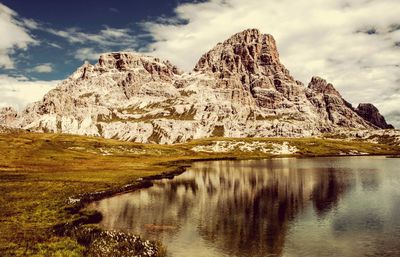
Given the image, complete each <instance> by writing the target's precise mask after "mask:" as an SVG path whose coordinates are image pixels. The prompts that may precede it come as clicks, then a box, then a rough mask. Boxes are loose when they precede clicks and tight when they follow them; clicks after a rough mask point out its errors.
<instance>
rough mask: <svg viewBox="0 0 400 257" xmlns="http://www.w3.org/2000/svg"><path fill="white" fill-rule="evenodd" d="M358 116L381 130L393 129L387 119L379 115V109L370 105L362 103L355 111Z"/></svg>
mask: <svg viewBox="0 0 400 257" xmlns="http://www.w3.org/2000/svg"><path fill="white" fill-rule="evenodd" d="M355 111H356V112H357V114H358V115H360V117H362V118H363V119H364V120H366V121H368V122H370V123H372V124H374V125H375V126H377V127H378V128H381V129H393V128H394V127H393V126H392V125H391V124H387V123H386V120H385V118H384V117H383V116H382V115H381V114H380V113H379V111H378V109H377V108H376V107H375V106H374V105H373V104H369V103H361V104H359V105H358V106H357V108H356V109H355Z"/></svg>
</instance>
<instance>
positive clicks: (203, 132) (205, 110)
mask: <svg viewBox="0 0 400 257" xmlns="http://www.w3.org/2000/svg"><path fill="white" fill-rule="evenodd" d="M0 124H2V125H3V126H7V127H13V128H23V129H27V130H30V131H38V132H58V133H70V134H80V135H92V136H101V137H105V138H116V139H120V140H129V141H136V142H143V143H148V142H154V143H167V144H171V143H179V142H185V141H188V140H191V139H196V138H204V137H222V136H223V137H310V136H318V135H321V134H323V133H343V132H344V131H358V130H370V131H373V130H378V129H381V128H393V127H392V126H391V125H388V124H387V123H386V121H385V120H384V118H383V116H382V115H380V114H379V112H378V110H377V109H376V107H374V106H373V105H371V104H367V105H360V106H359V107H358V108H357V109H355V108H353V107H352V106H351V104H349V103H348V102H347V101H345V100H344V99H343V98H342V96H341V95H340V93H339V92H338V91H337V90H336V89H335V88H334V86H333V85H332V84H330V83H328V82H327V81H325V80H324V79H322V78H319V77H317V76H315V77H313V78H312V79H311V81H310V82H309V83H308V85H304V84H303V83H302V82H300V81H298V80H295V79H294V78H293V77H292V76H291V75H290V72H289V71H288V70H287V69H286V68H285V66H284V65H283V64H282V63H281V62H280V59H279V53H278V50H277V46H276V43H275V40H274V38H273V36H271V35H268V34H262V33H261V32H260V31H259V30H257V29H249V30H245V31H243V32H240V33H237V34H235V35H233V36H232V37H231V38H229V39H227V40H226V41H225V42H223V43H220V44H218V45H216V46H215V47H214V48H213V49H211V50H210V51H209V52H207V53H206V54H204V55H203V56H202V57H201V58H200V60H199V61H198V63H197V64H196V66H195V68H194V71H193V72H192V73H190V74H187V73H182V72H181V71H180V70H179V69H178V68H177V67H176V66H174V65H172V64H171V63H170V62H169V61H162V60H160V59H158V58H153V57H148V56H144V55H141V54H137V53H130V52H121V53H107V54H103V55H101V56H100V58H99V61H98V63H97V64H95V65H91V64H89V63H85V64H84V65H83V66H81V67H80V68H78V69H77V71H76V72H74V73H73V74H72V75H71V76H70V77H69V78H67V79H66V80H64V81H63V82H61V83H60V84H59V85H58V86H57V88H55V89H53V90H51V91H50V92H49V93H47V94H46V95H45V96H44V98H43V99H42V100H41V101H39V102H36V103H32V104H30V105H28V106H27V107H26V108H25V109H24V110H23V111H22V112H21V113H17V112H16V111H15V110H13V109H11V108H3V109H0Z"/></svg>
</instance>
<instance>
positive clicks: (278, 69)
mask: <svg viewBox="0 0 400 257" xmlns="http://www.w3.org/2000/svg"><path fill="white" fill-rule="evenodd" d="M195 71H201V72H212V73H218V74H221V75H222V77H229V76H231V75H236V74H239V75H243V74H247V75H249V74H250V75H264V76H268V77H270V78H272V79H275V78H277V79H284V80H289V81H294V80H293V78H292V77H291V76H290V75H289V71H288V70H287V69H286V68H285V67H284V66H283V65H282V64H281V62H280V60H279V53H278V50H277V47H276V42H275V39H274V38H273V36H272V35H269V34H262V33H261V32H260V31H259V30H257V29H248V30H245V31H243V32H240V33H237V34H235V35H233V36H232V37H231V38H229V39H227V40H226V41H224V42H223V43H219V44H217V45H216V46H215V47H214V48H213V49H212V50H210V51H209V52H207V53H206V54H204V55H203V56H202V57H201V58H200V60H199V61H198V63H197V64H196V66H195Z"/></svg>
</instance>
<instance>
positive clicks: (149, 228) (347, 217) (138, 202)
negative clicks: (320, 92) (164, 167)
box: [93, 157, 400, 257]
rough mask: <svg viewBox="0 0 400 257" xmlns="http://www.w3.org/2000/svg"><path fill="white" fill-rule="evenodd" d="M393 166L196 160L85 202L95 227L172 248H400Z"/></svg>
mask: <svg viewBox="0 0 400 257" xmlns="http://www.w3.org/2000/svg"><path fill="white" fill-rule="evenodd" d="M399 164H400V160H398V159H397V160H395V159H385V158H384V157H354V158H314V159H275V160H257V161H218V162H204V163H196V164H194V165H193V167H192V168H190V169H189V170H188V171H187V172H185V173H183V174H182V175H180V176H177V177H175V178H174V179H172V180H168V179H164V180H161V181H156V182H155V184H154V186H153V187H151V188H148V189H143V190H140V191H137V192H133V193H127V194H123V195H119V196H116V197H112V198H109V199H105V200H102V201H99V202H97V203H94V204H93V207H95V208H96V209H98V210H100V211H101V212H102V213H103V215H104V219H103V221H102V223H101V225H102V226H103V227H105V228H107V229H117V230H123V231H129V232H133V233H136V234H140V235H142V236H143V237H144V238H150V239H158V240H161V241H162V242H163V243H164V244H165V245H166V247H167V250H168V253H169V255H170V256H193V257H196V256H210V257H212V256H246V257H247V256H365V255H366V254H368V256H381V255H382V254H386V255H385V256H392V255H391V254H393V256H400V255H399V253H400V243H399V242H400V241H399V239H400V222H399V219H398V218H397V217H398V216H397V217H396V215H398V214H400V213H399V207H398V205H396V204H398V203H399V200H398V198H396V197H395V196H397V197H398V196H400V189H399V187H398V186H400V184H399V183H400V182H399V181H400V179H399V178H400V174H398V173H397V172H395V171H397V167H398V165H399ZM396 185H397V187H396ZM394 206H396V207H395V208H394ZM383 245H384V246H383Z"/></svg>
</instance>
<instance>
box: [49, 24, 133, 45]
mask: <svg viewBox="0 0 400 257" xmlns="http://www.w3.org/2000/svg"><path fill="white" fill-rule="evenodd" d="M42 30H44V31H46V32H48V33H51V34H53V35H56V36H59V37H62V38H64V39H66V40H67V41H68V42H70V43H73V44H86V43H95V44H96V45H97V46H135V45H136V39H135V37H134V36H133V35H132V31H131V30H130V29H129V28H122V29H118V28H110V27H105V28H104V29H102V30H100V31H99V32H98V33H86V32H83V31H81V30H80V29H79V28H68V29H66V30H56V29H53V28H43V29H42Z"/></svg>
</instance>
